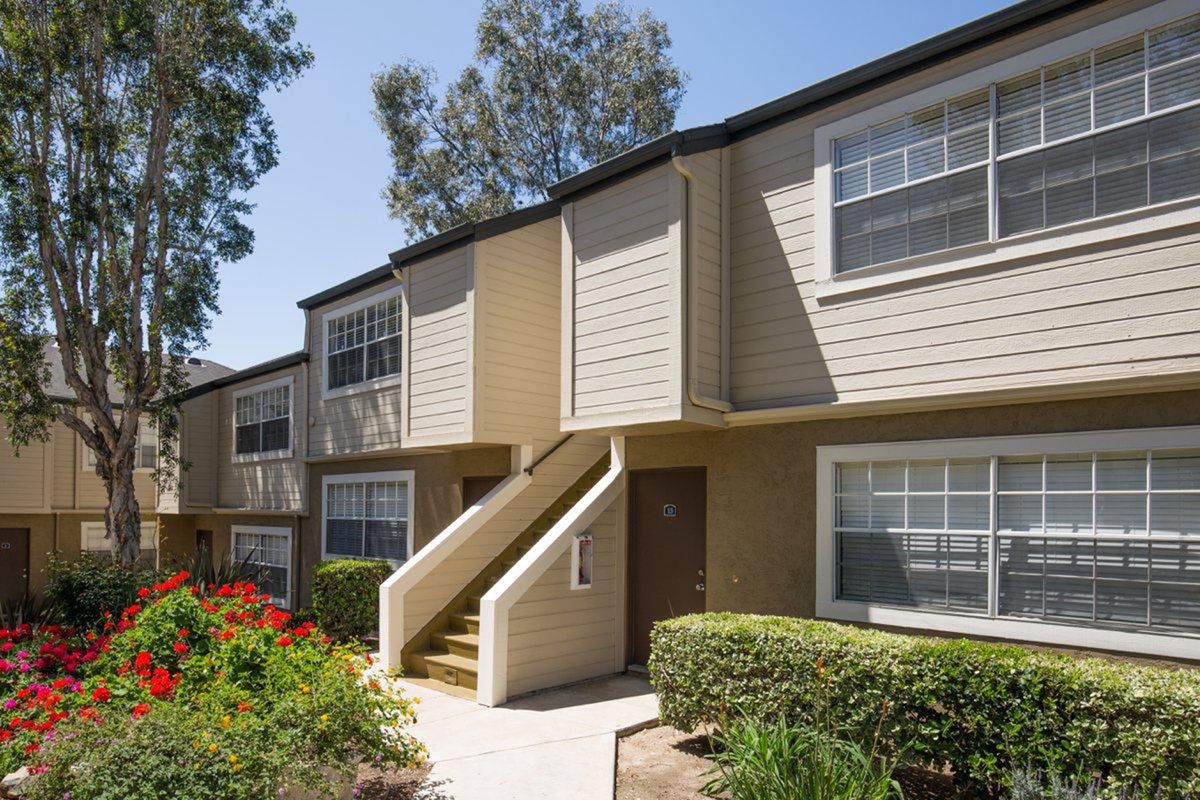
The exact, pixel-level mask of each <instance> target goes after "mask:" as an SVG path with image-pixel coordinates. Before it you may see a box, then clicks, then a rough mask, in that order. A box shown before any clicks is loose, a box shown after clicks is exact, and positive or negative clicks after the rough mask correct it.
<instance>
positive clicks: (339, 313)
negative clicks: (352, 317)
mask: <svg viewBox="0 0 1200 800" xmlns="http://www.w3.org/2000/svg"><path fill="white" fill-rule="evenodd" d="M403 294H404V285H403V283H401V282H399V281H397V282H396V285H395V286H392V287H390V288H388V289H385V290H384V291H382V292H376V293H374V294H372V295H371V296H369V297H364V298H363V299H361V300H356V301H355V302H353V303H347V304H345V305H341V306H338V307H337V308H332V309H330V310H329V311H326V312H325V313H324V314H322V315H321V334H320V336H321V342H322V346H321V398H322V399H324V400H330V399H333V398H337V397H346V396H348V395H355V394H362V393H364V392H374V391H378V390H380V389H385V388H387V387H389V386H396V385H398V384H399V383H400V382H401V380H402V379H403V377H404V370H405V369H406V364H407V358H406V356H405V354H404V350H405V340H406V337H407V336H408V331H407V330H406V328H407V324H406V322H407V320H406V319H405V317H406V316H407V315H406V314H405V313H404V312H405V303H404V299H403ZM393 297H399V298H401V299H400V349H401V357H400V371H399V372H397V373H396V374H395V375H385V376H384V377H382V378H371V379H370V380H363V381H360V382H358V383H351V384H349V385H347V386H339V387H337V388H336V389H331V388H330V387H329V321H330V320H333V319H337V318H338V317H344V316H346V315H347V314H353V313H354V312H355V311H361V310H363V309H365V308H368V307H370V306H373V305H375V304H377V303H382V302H383V301H384V300H390V299H392V298H393Z"/></svg>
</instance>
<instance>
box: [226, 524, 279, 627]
mask: <svg viewBox="0 0 1200 800" xmlns="http://www.w3.org/2000/svg"><path fill="white" fill-rule="evenodd" d="M232 532H233V552H232V553H231V556H232V558H233V560H234V562H235V563H243V562H244V563H246V564H253V565H255V566H256V567H258V568H259V570H260V571H261V576H260V582H261V586H260V587H259V588H261V589H262V590H263V591H264V592H265V593H266V594H267V595H269V596H270V598H271V602H272V603H274V604H275V605H277V606H283V607H285V608H286V607H288V606H289V604H290V603H289V598H290V597H291V585H292V582H291V575H292V531H291V529H290V528H269V527H261V526H257V525H234V526H233V529H232Z"/></svg>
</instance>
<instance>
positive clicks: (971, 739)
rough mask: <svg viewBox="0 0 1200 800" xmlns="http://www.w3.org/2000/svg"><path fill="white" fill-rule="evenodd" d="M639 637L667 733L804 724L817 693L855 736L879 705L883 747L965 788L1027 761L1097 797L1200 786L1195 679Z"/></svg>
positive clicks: (854, 637) (773, 643)
mask: <svg viewBox="0 0 1200 800" xmlns="http://www.w3.org/2000/svg"><path fill="white" fill-rule="evenodd" d="M651 640H652V642H651V645H652V650H651V657H650V664H649V668H650V677H651V681H652V682H653V684H654V687H655V689H656V690H657V691H658V698H659V709H660V714H661V716H662V719H663V721H664V722H666V723H668V724H670V725H673V726H674V727H676V728H679V729H680V730H692V729H693V728H695V726H696V725H698V724H700V723H702V722H706V723H708V722H712V721H715V720H718V719H720V718H722V716H723V715H727V714H730V713H736V714H738V715H743V716H747V717H750V718H753V719H763V720H766V719H775V718H778V717H779V716H781V715H782V716H784V717H786V718H787V719H788V720H795V721H810V720H811V715H812V712H813V709H814V708H815V707H816V705H817V704H816V702H815V699H816V698H817V696H818V695H819V693H820V692H821V691H826V692H828V701H827V702H828V708H829V709H830V714H831V715H832V720H831V721H832V723H833V724H836V725H837V726H838V727H839V728H840V729H843V730H846V731H848V732H849V733H850V735H851V736H853V737H857V738H859V739H862V740H865V739H867V738H869V737H870V735H871V733H872V731H873V729H874V726H875V725H876V723H877V722H878V720H879V717H880V713H881V709H883V708H884V704H885V703H887V704H888V712H887V716H886V718H885V721H884V728H883V733H884V736H885V738H886V740H887V741H888V742H889V743H890V745H891V746H892V747H893V748H894V749H895V750H897V751H903V752H904V755H905V757H906V759H907V760H909V761H912V762H914V763H921V764H932V765H935V766H939V767H940V766H949V767H951V768H952V769H953V770H954V774H955V780H956V781H957V782H958V783H959V784H960V786H961V787H962V788H964V789H969V790H976V791H978V790H995V789H997V788H1000V787H1004V786H1005V785H1006V783H1007V781H1008V779H1009V777H1010V775H1011V774H1012V772H1013V770H1015V769H1018V768H1030V769H1039V770H1045V771H1046V772H1047V773H1053V774H1057V775H1060V776H1063V778H1064V779H1067V780H1073V781H1078V782H1080V783H1083V784H1086V783H1087V782H1088V781H1089V780H1090V779H1091V778H1092V777H1093V776H1099V777H1101V778H1103V785H1104V787H1105V789H1104V791H1105V792H1106V793H1109V792H1110V791H1111V792H1113V793H1115V792H1118V791H1124V792H1125V793H1126V794H1128V795H1134V796H1139V795H1140V796H1152V795H1155V794H1156V793H1159V794H1160V795H1161V796H1162V797H1180V796H1184V795H1188V794H1191V795H1195V794H1197V793H1200V672H1197V671H1192V670H1186V669H1179V670H1174V669H1165V668H1156V667H1145V666H1137V665H1133V664H1128V663H1118V662H1110V661H1105V660H1101V659H1075V658H1072V657H1070V656H1067V655H1064V654H1058V653H1049V652H1040V651H1033V650H1027V649H1024V648H1020V647H1016V646H1012V645H1004V644H991V643H982V642H973V641H968V640H943V639H933V638H923V637H916V636H903V635H899V634H893V633H886V632H883V631H875V630H864V629H859V628H854V627H850V626H845V625H836V624H833V623H828V622H817V621H810V620H802V619H796V618H789V617H758V616H751V615H737V614H701V615H692V616H687V617H679V618H676V619H673V620H668V621H665V622H661V623H659V624H657V625H656V626H655V628H654V631H653V633H652V635H651ZM822 669H823V671H824V674H825V676H826V679H825V681H824V684H827V685H825V686H824V688H822V681H821V679H820V678H819V676H818V673H819V672H820V671H821V670H822Z"/></svg>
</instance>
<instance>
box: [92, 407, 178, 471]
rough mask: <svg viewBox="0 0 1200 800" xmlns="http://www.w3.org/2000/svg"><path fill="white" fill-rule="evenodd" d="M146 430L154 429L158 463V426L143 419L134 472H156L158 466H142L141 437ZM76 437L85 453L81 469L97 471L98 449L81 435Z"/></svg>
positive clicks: (139, 429) (156, 460) (155, 456)
mask: <svg viewBox="0 0 1200 800" xmlns="http://www.w3.org/2000/svg"><path fill="white" fill-rule="evenodd" d="M118 422H119V420H118ZM146 430H152V431H154V452H155V455H154V459H155V463H156V464H157V462H158V428H157V427H156V426H155V425H154V422H153V420H150V419H143V420H142V421H141V422H140V423H139V424H138V446H137V455H136V456H135V457H134V467H133V471H134V472H142V473H148V472H154V470H155V469H156V467H143V466H141V463H142V441H141V437H142V434H143V433H144V432H145V431H146ZM75 438H76V439H78V440H79V449H80V451H81V452H82V453H83V456H82V458H80V459H79V470H80V471H81V472H95V470H96V451H94V450H92V448H90V447H88V446H87V445H86V444H84V442H83V439H82V438H81V437H79V436H76V437H75Z"/></svg>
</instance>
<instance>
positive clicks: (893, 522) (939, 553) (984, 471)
mask: <svg viewBox="0 0 1200 800" xmlns="http://www.w3.org/2000/svg"><path fill="white" fill-rule="evenodd" d="M834 469H835V477H834V504H833V509H834V524H833V535H834V539H835V541H834V553H835V559H836V564H835V567H836V578H835V581H834V589H835V595H834V596H835V600H838V601H850V602H858V603H866V604H872V605H880V606H898V607H909V608H914V609H922V610H929V611H937V610H944V611H950V612H957V613H964V614H975V615H979V616H985V617H992V618H997V619H1004V618H1014V619H1016V618H1024V619H1037V620H1045V621H1052V622H1059V623H1080V624H1087V625H1105V626H1135V627H1137V628H1141V629H1147V630H1150V631H1152V632H1168V633H1169V632H1172V631H1174V632H1200V448H1179V449H1148V450H1137V449H1135V450H1121V451H1085V452H1069V453H1033V454H1030V455H1001V456H972V457H963V458H953V457H952V458H945V459H940V458H933V459H930V458H922V459H914V460H908V459H904V460H870V461H842V462H838V463H836V464H835V465H834Z"/></svg>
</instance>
